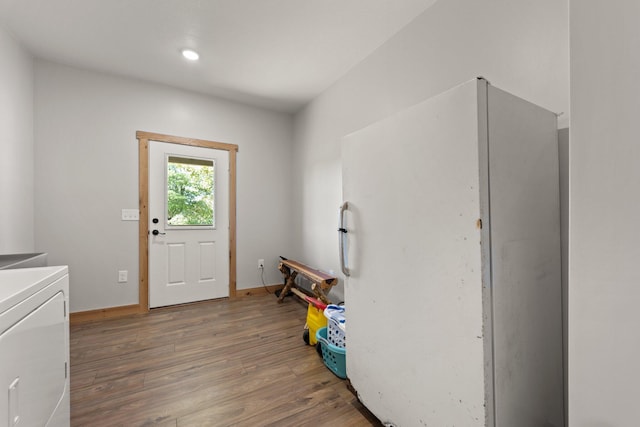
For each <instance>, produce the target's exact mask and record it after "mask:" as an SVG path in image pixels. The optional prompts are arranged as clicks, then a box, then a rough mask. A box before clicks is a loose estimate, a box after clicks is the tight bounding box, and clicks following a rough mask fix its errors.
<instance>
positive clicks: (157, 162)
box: [149, 141, 229, 308]
mask: <svg viewBox="0 0 640 427" xmlns="http://www.w3.org/2000/svg"><path fill="white" fill-rule="evenodd" d="M227 296H229V152H228V151H225V150H215V149H211V148H202V147H192V146H188V145H180V144H169V143H164V142H157V141H149V307H151V308H153V307H162V306H167V305H175V304H182V303H187V302H194V301H201V300H207V299H213V298H221V297H227Z"/></svg>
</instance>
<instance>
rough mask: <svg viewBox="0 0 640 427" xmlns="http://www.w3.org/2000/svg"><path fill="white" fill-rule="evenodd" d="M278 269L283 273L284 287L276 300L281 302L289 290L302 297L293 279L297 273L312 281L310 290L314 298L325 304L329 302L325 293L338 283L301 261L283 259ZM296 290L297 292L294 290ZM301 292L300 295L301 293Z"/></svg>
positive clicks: (333, 278) (331, 277)
mask: <svg viewBox="0 0 640 427" xmlns="http://www.w3.org/2000/svg"><path fill="white" fill-rule="evenodd" d="M278 270H280V271H281V272H282V274H283V275H284V288H282V291H280V296H279V297H278V302H279V303H281V302H282V301H283V300H284V297H285V296H286V295H287V294H288V293H289V292H294V293H295V294H296V295H298V296H301V297H302V298H304V294H303V293H302V292H301V291H300V290H298V289H297V286H296V283H295V280H296V277H297V276H298V274H300V275H301V276H302V277H304V278H306V279H308V280H310V281H311V282H312V285H311V290H312V291H313V293H314V295H315V296H316V298H318V299H319V300H320V301H322V302H324V303H325V304H331V301H329V298H327V295H326V293H327V292H329V290H330V289H331V288H332V287H334V286H335V285H337V284H338V279H337V278H336V277H333V276H331V275H329V274H327V273H323V272H322V271H319V270H316V269H314V268H311V267H309V266H307V265H304V264H303V263H301V262H298V261H293V260H290V259H283V260H282V261H280V264H279V265H278ZM296 291H297V292H296ZM301 294H302V295H301Z"/></svg>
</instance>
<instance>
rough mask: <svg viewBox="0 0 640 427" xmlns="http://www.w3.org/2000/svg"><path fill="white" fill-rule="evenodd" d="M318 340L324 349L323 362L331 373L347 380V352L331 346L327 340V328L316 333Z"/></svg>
mask: <svg viewBox="0 0 640 427" xmlns="http://www.w3.org/2000/svg"><path fill="white" fill-rule="evenodd" d="M316 339H317V340H318V342H319V343H320V347H321V349H322V360H323V361H324V364H325V365H326V366H327V368H329V370H330V371H331V372H333V373H334V374H336V376H338V377H340V378H343V379H344V378H347V362H346V354H347V350H346V349H344V348H340V347H338V346H335V345H333V344H331V343H330V342H329V341H328V340H327V328H326V327H325V328H320V329H318V331H317V332H316Z"/></svg>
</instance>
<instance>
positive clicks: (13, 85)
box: [0, 28, 34, 254]
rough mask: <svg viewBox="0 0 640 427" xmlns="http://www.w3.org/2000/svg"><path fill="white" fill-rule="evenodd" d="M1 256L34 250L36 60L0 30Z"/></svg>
mask: <svg viewBox="0 0 640 427" xmlns="http://www.w3.org/2000/svg"><path fill="white" fill-rule="evenodd" d="M0 58H2V59H1V60H0V130H1V132H2V138H0V206H1V207H0V254H5V253H20V252H32V251H33V250H34V237H33V236H34V232H33V59H32V57H31V55H30V54H29V53H28V52H27V51H26V50H25V49H23V48H22V47H21V46H20V45H19V44H18V43H17V42H16V41H15V40H14V39H13V38H12V37H11V36H10V35H9V34H8V33H7V32H5V31H4V30H3V29H2V28H0Z"/></svg>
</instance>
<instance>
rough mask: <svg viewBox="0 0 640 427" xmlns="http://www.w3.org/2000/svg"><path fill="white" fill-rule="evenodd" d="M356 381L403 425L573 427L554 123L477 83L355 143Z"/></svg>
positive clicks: (352, 313)
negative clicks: (567, 404)
mask: <svg viewBox="0 0 640 427" xmlns="http://www.w3.org/2000/svg"><path fill="white" fill-rule="evenodd" d="M342 163H343V195H344V200H345V201H346V202H347V203H348V209H347V210H346V211H345V213H344V215H345V218H344V220H345V224H346V234H345V238H346V245H345V252H346V253H345V254H344V256H345V258H346V264H347V267H348V268H349V270H350V276H349V277H348V278H347V282H346V285H345V302H346V305H347V307H348V309H349V325H348V331H347V334H348V336H349V346H348V349H347V375H348V377H349V379H350V380H351V382H352V385H353V386H354V388H355V389H356V390H357V392H358V395H359V397H360V399H361V401H362V402H363V403H364V404H365V405H366V406H367V407H368V408H369V409H370V410H371V411H372V412H373V413H374V414H375V415H376V416H377V417H379V418H380V419H381V420H382V421H383V422H385V423H387V424H389V425H397V426H420V425H429V426H432V425H434V426H445V425H456V426H491V427H493V426H497V427H513V426H518V427H540V426H547V427H553V426H555V427H559V426H562V425H563V419H564V416H563V411H564V407H563V383H562V381H563V374H562V313H561V311H562V295H561V283H560V280H561V278H560V213H559V194H558V191H559V184H558V146H557V124H556V116H555V114H553V113H552V112H549V111H547V110H545V109H543V108H540V107H538V106H535V105H533V104H531V103H529V102H526V101H524V100H522V99H519V98H517V97H515V96H513V95H510V94H508V93H506V92H504V91H501V90H499V89H497V88H495V87H493V86H491V85H490V84H488V82H487V81H486V80H483V79H476V80H473V81H470V82H468V83H465V84H463V85H460V86H458V87H456V88H453V89H451V90H449V91H447V92H444V93H442V94H440V95H438V96H435V97H433V98H430V99H428V100H426V101H424V102H422V103H420V104H418V105H415V106H413V107H411V108H408V109H406V110H404V111H401V112H399V113H397V114H395V115H393V116H391V117H389V118H387V119H384V120H381V121H379V122H377V123H374V124H372V125H371V126H369V127H367V128H365V129H362V130H360V131H358V132H355V133H353V134H351V135H348V136H346V137H345V138H344V141H343V151H342Z"/></svg>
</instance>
